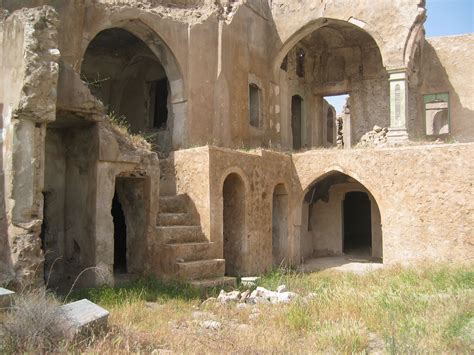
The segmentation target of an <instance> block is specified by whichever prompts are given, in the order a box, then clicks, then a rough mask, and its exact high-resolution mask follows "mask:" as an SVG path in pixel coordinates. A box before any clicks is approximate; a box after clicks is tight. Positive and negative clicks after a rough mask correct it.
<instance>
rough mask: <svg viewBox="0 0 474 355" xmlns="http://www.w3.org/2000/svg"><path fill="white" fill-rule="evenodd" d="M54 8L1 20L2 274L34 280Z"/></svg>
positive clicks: (54, 72)
mask: <svg viewBox="0 0 474 355" xmlns="http://www.w3.org/2000/svg"><path fill="white" fill-rule="evenodd" d="M57 23H58V20H57V14H56V12H55V11H54V10H53V9H52V8H48V7H44V8H38V9H24V10H22V11H18V12H15V13H14V14H12V15H10V16H9V17H7V18H5V20H4V21H3V23H2V28H3V29H2V33H3V35H2V62H1V73H2V84H1V85H2V90H1V92H0V93H1V96H0V103H1V105H0V106H2V119H3V171H4V178H5V181H4V186H3V189H4V194H5V195H4V196H5V210H6V219H7V222H8V234H7V235H8V243H6V245H7V248H9V250H10V258H11V260H8V261H7V264H6V265H7V269H9V270H7V271H6V272H5V274H7V275H10V276H11V275H15V278H16V279H17V281H25V282H26V283H32V282H38V281H39V280H40V279H41V275H42V274H43V270H42V262H43V255H42V253H41V241H40V238H39V234H40V230H41V221H42V214H43V211H42V205H43V204H42V201H43V199H42V194H41V193H42V189H43V169H44V139H45V133H46V123H47V122H51V121H52V120H54V118H55V110H56V84H57V80H58V73H59V67H58V61H59V55H60V53H59V50H58V49H57V48H58V36H57Z"/></svg>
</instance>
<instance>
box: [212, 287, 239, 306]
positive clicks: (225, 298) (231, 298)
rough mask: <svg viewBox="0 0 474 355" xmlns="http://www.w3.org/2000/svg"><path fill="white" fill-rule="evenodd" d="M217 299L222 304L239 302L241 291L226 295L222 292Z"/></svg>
mask: <svg viewBox="0 0 474 355" xmlns="http://www.w3.org/2000/svg"><path fill="white" fill-rule="evenodd" d="M217 299H218V300H219V301H220V302H221V303H228V302H237V301H239V299H240V291H231V292H229V293H226V292H225V291H224V290H221V292H220V293H219V296H218V297H217Z"/></svg>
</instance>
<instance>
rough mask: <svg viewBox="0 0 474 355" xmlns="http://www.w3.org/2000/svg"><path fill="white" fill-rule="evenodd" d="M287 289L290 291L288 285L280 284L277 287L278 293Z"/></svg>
mask: <svg viewBox="0 0 474 355" xmlns="http://www.w3.org/2000/svg"><path fill="white" fill-rule="evenodd" d="M287 291H288V288H287V287H286V285H280V286H278V287H277V292H278V293H282V292H287Z"/></svg>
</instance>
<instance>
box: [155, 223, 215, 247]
mask: <svg viewBox="0 0 474 355" xmlns="http://www.w3.org/2000/svg"><path fill="white" fill-rule="evenodd" d="M155 231H156V236H157V238H159V239H160V240H161V241H162V242H164V243H167V244H177V243H193V242H194V243H196V242H206V241H207V239H206V236H205V235H204V234H203V233H202V230H201V227H200V226H157V227H155Z"/></svg>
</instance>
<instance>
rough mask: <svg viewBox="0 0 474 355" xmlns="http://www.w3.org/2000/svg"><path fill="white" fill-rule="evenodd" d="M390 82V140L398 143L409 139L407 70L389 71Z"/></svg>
mask: <svg viewBox="0 0 474 355" xmlns="http://www.w3.org/2000/svg"><path fill="white" fill-rule="evenodd" d="M389 75H390V78H389V81H390V128H389V131H388V140H389V142H390V143H397V142H401V141H405V140H407V139H408V133H407V127H406V122H407V116H408V77H407V70H406V68H401V69H394V70H390V71H389Z"/></svg>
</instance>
